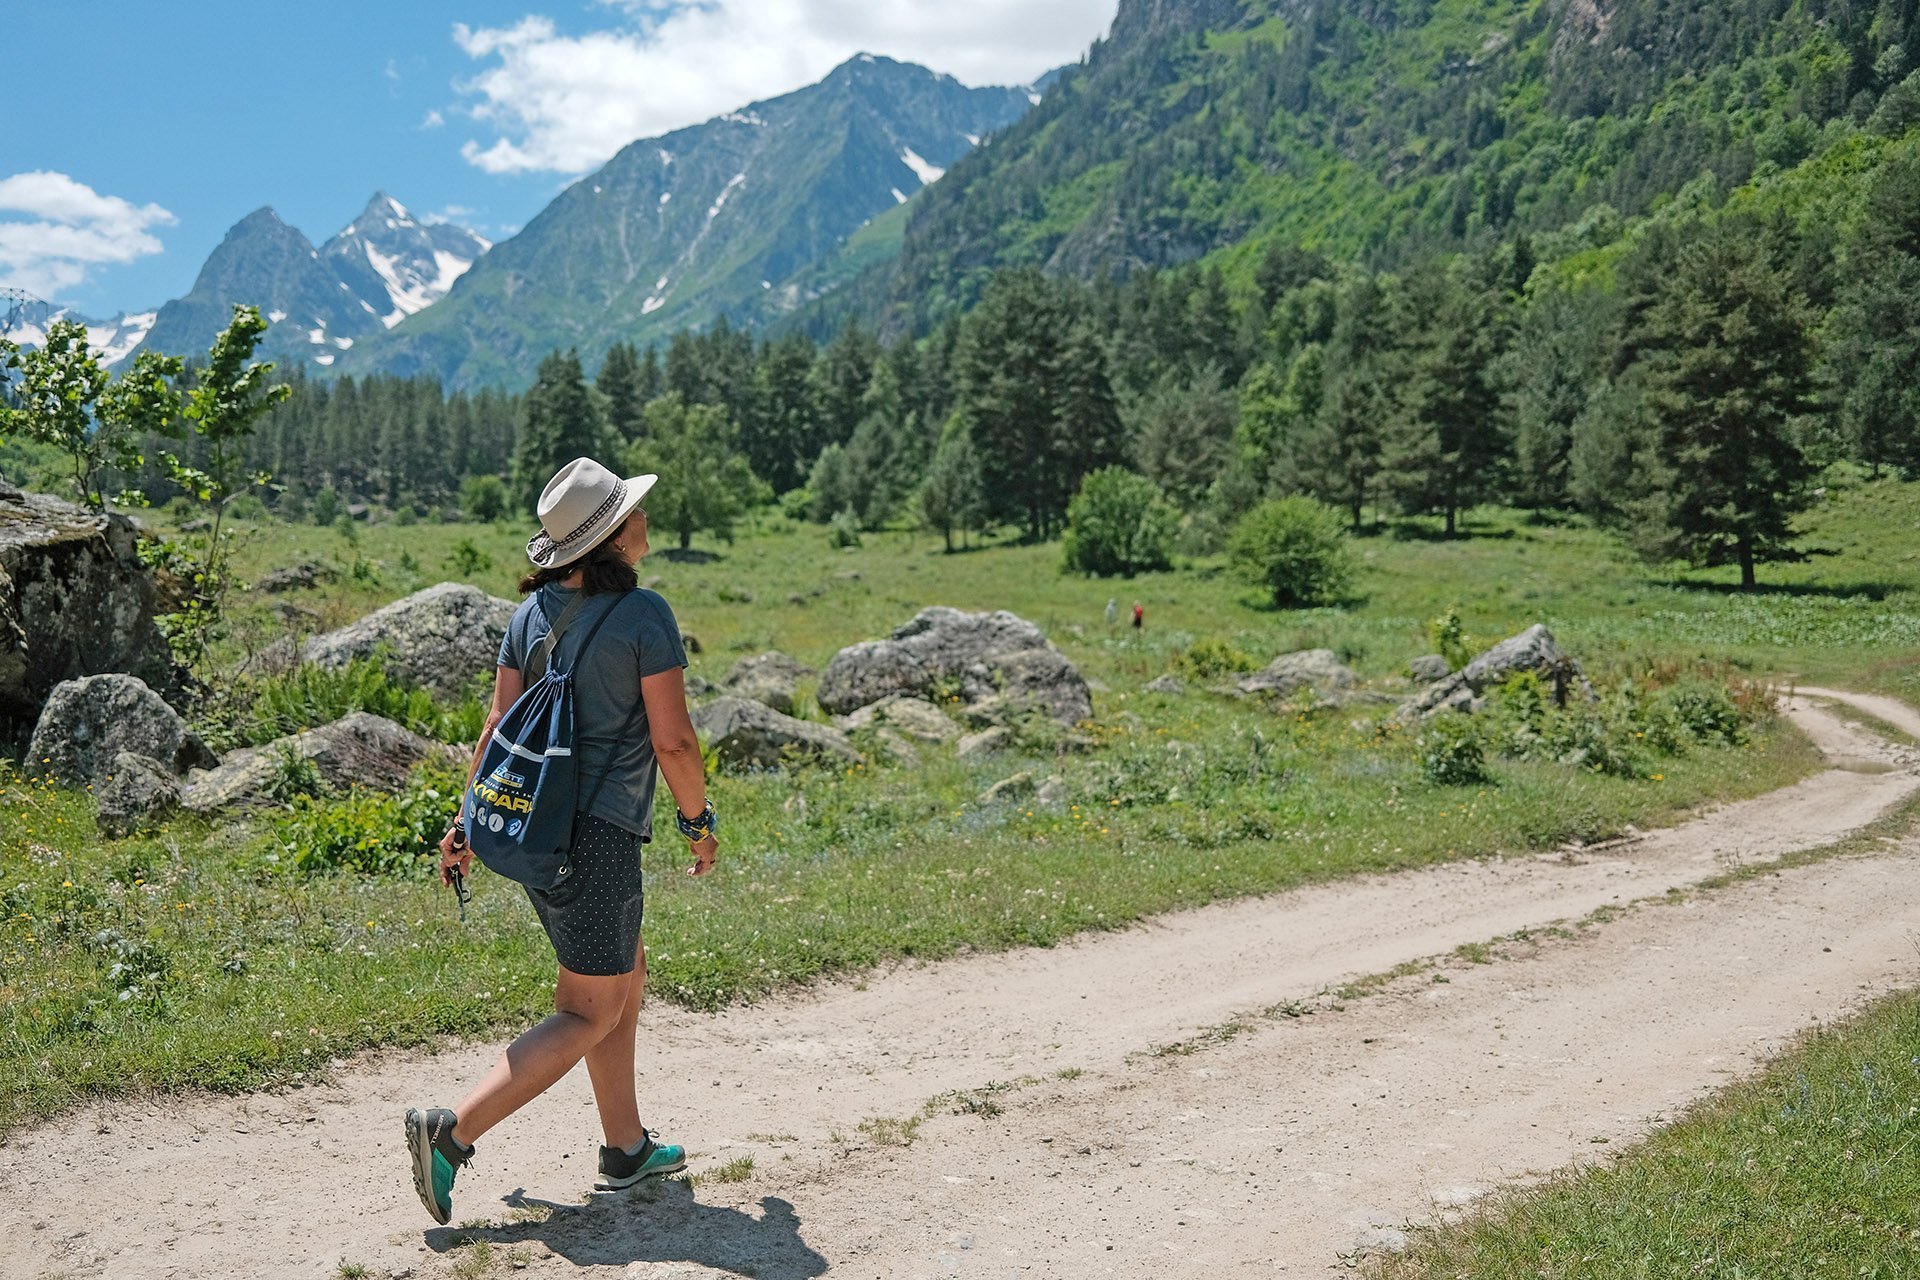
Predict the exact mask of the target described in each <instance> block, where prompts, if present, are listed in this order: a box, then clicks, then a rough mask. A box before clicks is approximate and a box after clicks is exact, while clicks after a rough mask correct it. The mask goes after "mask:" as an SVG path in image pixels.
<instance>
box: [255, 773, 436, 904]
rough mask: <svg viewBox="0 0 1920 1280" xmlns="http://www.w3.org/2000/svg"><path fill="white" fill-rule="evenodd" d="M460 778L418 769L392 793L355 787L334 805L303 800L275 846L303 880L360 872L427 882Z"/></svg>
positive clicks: (280, 828)
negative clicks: (334, 872)
mask: <svg viewBox="0 0 1920 1280" xmlns="http://www.w3.org/2000/svg"><path fill="white" fill-rule="evenodd" d="M465 785H466V780H465V777H464V775H462V774H461V773H460V771H459V770H458V769H457V768H450V767H435V766H431V765H428V766H422V767H421V768H420V769H418V770H416V771H415V772H414V775H413V777H412V778H410V779H409V780H408V782H407V786H406V788H405V789H404V790H402V791H399V792H398V793H396V794H393V795H386V794H383V793H379V792H371V791H362V790H359V789H355V790H354V791H352V792H351V793H349V794H348V795H347V796H345V797H343V798H341V799H338V800H316V799H314V798H313V797H311V796H301V797H299V798H297V799H296V800H295V801H294V802H293V813H292V814H291V815H289V816H288V817H286V818H284V819H282V820H281V822H280V823H279V826H278V834H279V838H280V844H281V847H282V848H284V849H285V850H286V851H287V853H288V854H289V855H290V856H291V857H292V860H293V867H294V870H296V871H299V872H301V873H303V874H306V875H319V874H323V873H325V872H328V871H336V870H340V871H358V872H361V873H363V874H367V875H405V876H414V877H425V876H426V875H428V874H430V873H431V871H432V868H434V867H435V866H437V865H438V861H437V858H438V853H439V846H440V837H441V836H442V835H444V834H446V830H447V823H449V822H450V821H452V819H453V814H454V809H455V807H456V806H457V805H458V804H459V802H460V795H461V793H462V791H464V790H465Z"/></svg>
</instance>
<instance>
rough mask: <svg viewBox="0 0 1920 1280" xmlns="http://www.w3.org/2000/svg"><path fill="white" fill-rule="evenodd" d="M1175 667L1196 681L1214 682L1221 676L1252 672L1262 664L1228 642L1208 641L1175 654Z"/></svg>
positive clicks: (1195, 643) (1197, 643)
mask: <svg viewBox="0 0 1920 1280" xmlns="http://www.w3.org/2000/svg"><path fill="white" fill-rule="evenodd" d="M1173 665H1174V669H1175V670H1177V671H1179V672H1181V673H1182V674H1184V675H1188V676H1192V677H1193V678H1194V679H1196V680H1212V679H1215V678H1217V677H1219V676H1226V675H1234V674H1236V673H1238V672H1242V671H1252V670H1253V669H1254V668H1255V667H1257V666H1259V665H1260V663H1259V661H1258V660H1257V659H1256V658H1254V657H1253V655H1251V654H1248V653H1244V652H1242V651H1241V650H1239V649H1236V648H1234V647H1233V645H1232V644H1231V643H1229V642H1228V641H1225V640H1214V639H1206V640H1196V641H1194V642H1193V643H1192V644H1191V645H1188V646H1187V647H1186V648H1185V649H1183V650H1181V651H1180V652H1178V653H1176V654H1174V656H1173Z"/></svg>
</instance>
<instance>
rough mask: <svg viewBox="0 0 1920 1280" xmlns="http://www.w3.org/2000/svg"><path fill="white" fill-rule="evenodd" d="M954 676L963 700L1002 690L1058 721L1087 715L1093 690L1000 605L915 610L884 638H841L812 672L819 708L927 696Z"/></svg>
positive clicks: (1036, 631)
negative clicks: (844, 643)
mask: <svg viewBox="0 0 1920 1280" xmlns="http://www.w3.org/2000/svg"><path fill="white" fill-rule="evenodd" d="M953 681H958V682H960V684H961V686H962V689H963V692H964V693H965V695H966V696H967V698H968V700H969V701H977V700H980V699H982V698H985V697H990V696H994V695H995V694H1004V695H1005V696H1007V697H1009V698H1010V699H1013V700H1015V701H1018V702H1021V703H1024V704H1026V705H1031V706H1034V707H1037V708H1039V709H1040V710H1042V711H1044V712H1045V713H1046V714H1047V715H1050V716H1052V717H1053V718H1054V719H1056V720H1059V721H1061V722H1062V723H1064V724H1074V723H1077V722H1078V721H1081V720H1085V719H1087V718H1089V717H1091V716H1092V715H1093V695H1092V694H1091V692H1089V690H1088V688H1087V682H1086V680H1085V679H1083V678H1082V677H1081V675H1080V673H1079V671H1077V670H1076V669H1075V668H1074V665H1073V664H1072V663H1071V662H1069V661H1068V660H1067V658H1066V656H1065V655H1064V654H1062V653H1061V652H1060V651H1059V650H1057V649H1055V648H1054V647H1053V646H1052V645H1051V644H1050V643H1048V641H1047V638H1046V636H1045V635H1044V634H1043V633H1042V632H1041V630H1040V628H1038V627H1036V626H1034V625H1033V624H1032V623H1031V622H1028V621H1027V620H1026V619H1024V618H1021V617H1018V616H1016V615H1014V614H1011V613H1008V612H1006V611H1005V610H1004V609H1003V610H1001V611H999V612H997V613H963V612H961V611H960V610H958V609H950V608H946V607H944V606H936V607H933V608H929V609H922V610H921V611H920V612H919V613H917V614H915V615H914V616H913V618H911V619H910V620H909V621H907V622H906V623H905V624H903V625H902V626H900V627H899V628H897V629H896V630H895V631H894V633H893V635H892V636H891V637H889V638H888V639H885V640H869V641H866V642H864V643H861V644H855V645H849V646H848V647H847V648H845V649H842V650H841V651H840V652H839V653H837V654H835V655H834V657H833V661H832V662H830V663H829V664H827V670H826V673H825V674H824V675H822V676H821V677H820V689H819V692H818V693H817V694H816V696H817V697H818V699H819V701H820V705H821V707H823V708H824V709H826V710H827V711H829V712H831V713H833V714H835V715H846V714H848V713H850V712H853V711H856V710H858V709H859V708H861V707H864V706H868V705H870V704H872V703H875V702H878V701H880V700H881V699H882V698H886V697H891V696H894V695H898V694H904V695H907V696H909V697H915V698H929V697H931V696H932V695H933V694H934V690H935V687H936V686H937V685H939V684H941V683H943V682H953Z"/></svg>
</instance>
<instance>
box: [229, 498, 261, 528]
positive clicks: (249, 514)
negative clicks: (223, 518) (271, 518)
mask: <svg viewBox="0 0 1920 1280" xmlns="http://www.w3.org/2000/svg"><path fill="white" fill-rule="evenodd" d="M266 518H267V504H266V503H264V502H262V501H261V500H260V498H259V496H258V495H257V494H251V493H243V494H241V495H240V496H239V497H237V498H235V499H234V500H233V501H231V502H229V503H228V504H227V519H229V520H245V521H247V522H248V523H249V524H257V523H259V522H260V521H262V520H265V519H266Z"/></svg>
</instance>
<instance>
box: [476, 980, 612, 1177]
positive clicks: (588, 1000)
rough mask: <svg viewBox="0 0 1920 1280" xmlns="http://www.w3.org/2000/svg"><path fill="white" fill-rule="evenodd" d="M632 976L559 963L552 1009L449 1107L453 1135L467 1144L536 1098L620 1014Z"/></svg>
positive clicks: (571, 1064) (563, 1072)
mask: <svg viewBox="0 0 1920 1280" xmlns="http://www.w3.org/2000/svg"><path fill="white" fill-rule="evenodd" d="M631 986H632V975H631V974H625V973H618V974H612V975H610V976H606V977H594V976H590V975H588V974H584V973H575V972H573V970H571V969H568V968H567V967H565V966H564V965H563V966H561V968H560V977H559V980H558V981H557V982H555V983H554V987H553V1008H554V1012H553V1013H552V1014H550V1015H549V1016H547V1017H545V1018H543V1019H541V1020H540V1022H539V1023H538V1024H536V1025H535V1026H534V1027H533V1028H531V1029H530V1030H528V1031H525V1032H523V1033H521V1035H520V1037H519V1038H518V1039H516V1040H515V1041H514V1042H513V1043H512V1044H510V1045H508V1046H507V1051H506V1052H505V1053H504V1054H502V1055H501V1056H500V1061H498V1062H496V1063H494V1064H493V1069H492V1070H491V1071H489V1072H487V1074H486V1075H485V1076H484V1077H482V1078H481V1080H480V1083H479V1084H477V1085H475V1086H474V1087H473V1091H472V1092H471V1093H469V1094H467V1096H466V1097H465V1098H462V1099H461V1100H460V1105H459V1106H458V1107H456V1108H455V1109H454V1113H455V1114H456V1115H457V1116H458V1117H459V1121H458V1123H456V1124H455V1125H454V1127H453V1136H454V1139H455V1140H456V1141H458V1142H460V1143H463V1144H468V1145H471V1144H472V1143H473V1141H474V1140H475V1139H476V1138H478V1137H479V1136H480V1135H481V1134H483V1133H485V1132H486V1131H487V1130H489V1129H491V1128H493V1126H495V1125H496V1124H499V1123H500V1122H501V1121H502V1120H505V1119H506V1118H507V1117H508V1116H510V1115H512V1114H513V1113H514V1112H516V1111H518V1110H519V1109H520V1108H521V1107H524V1106H526V1105H527V1103H529V1102H531V1101H533V1100H534V1099H535V1098H537V1097H539V1096H540V1095H541V1094H542V1093H545V1092H546V1091H547V1089H548V1088H550V1087H551V1086H552V1085H553V1083H554V1081H556V1080H558V1079H559V1078H560V1077H561V1076H564V1075H565V1074H567V1072H569V1071H571V1070H572V1069H573V1064H574V1063H576V1062H578V1061H580V1059H581V1057H582V1056H583V1055H584V1054H585V1053H586V1052H587V1050H588V1049H590V1048H592V1047H593V1046H594V1045H595V1044H597V1043H599V1042H600V1041H601V1040H602V1039H604V1038H605V1037H606V1035H607V1033H608V1032H609V1031H611V1030H612V1029H613V1027H614V1026H615V1025H616V1024H617V1023H618V1022H619V1021H620V1018H621V1015H622V1014H623V1013H624V1012H625V1009H626V1004H627V998H628V991H629V988H630V987H631Z"/></svg>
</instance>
